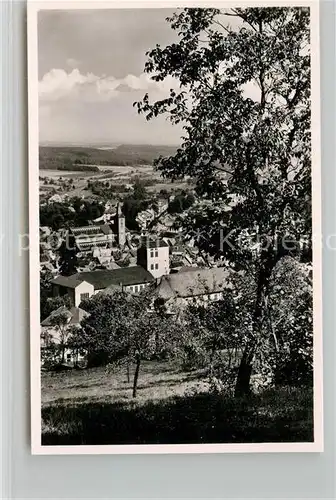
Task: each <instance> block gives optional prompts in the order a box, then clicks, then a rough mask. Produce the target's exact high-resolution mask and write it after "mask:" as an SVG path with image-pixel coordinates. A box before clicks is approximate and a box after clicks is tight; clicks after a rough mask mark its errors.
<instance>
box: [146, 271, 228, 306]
mask: <svg viewBox="0 0 336 500" xmlns="http://www.w3.org/2000/svg"><path fill="white" fill-rule="evenodd" d="M228 278H229V271H228V270H227V269H226V268H224V267H213V268H210V269H208V268H207V269H202V268H195V269H193V270H192V271H184V272H179V273H176V274H170V275H168V276H163V277H162V280H161V283H160V285H159V286H158V287H157V289H156V295H157V296H158V297H161V298H163V299H170V298H177V297H192V296H198V295H204V294H210V293H215V292H220V291H222V290H224V289H225V288H229V287H230V284H229V281H228Z"/></svg>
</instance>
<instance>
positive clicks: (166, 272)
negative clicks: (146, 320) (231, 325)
mask: <svg viewBox="0 0 336 500" xmlns="http://www.w3.org/2000/svg"><path fill="white" fill-rule="evenodd" d="M70 232H71V235H72V236H73V238H74V239H75V244H76V247H77V249H78V251H79V253H80V254H82V255H88V256H90V257H92V256H93V257H96V258H98V259H99V261H100V262H102V263H103V262H105V264H106V265H105V266H104V268H100V269H94V270H89V269H84V270H80V271H79V272H77V273H76V274H73V275H71V276H62V275H59V276H56V277H54V279H52V280H51V285H52V293H53V296H65V295H66V296H67V297H68V298H69V300H70V304H71V308H70V309H67V316H68V318H69V325H70V324H71V325H73V324H78V325H79V323H80V318H82V317H83V314H84V313H83V312H82V309H81V308H80V304H81V303H82V302H83V301H84V300H86V299H89V298H90V297H92V296H93V295H95V294H98V293H105V294H106V293H113V292H114V291H115V290H121V291H125V292H128V293H139V292H141V290H143V289H144V288H146V287H148V286H149V285H152V287H153V290H154V291H153V296H154V298H156V299H161V301H163V302H164V303H165V305H166V310H167V312H169V313H171V314H178V313H179V311H181V310H182V309H183V308H184V307H185V304H186V303H188V301H190V300H195V299H197V298H199V299H202V300H203V301H217V300H220V299H221V298H222V293H223V290H224V289H225V288H227V286H228V279H227V278H228V275H227V270H226V269H225V268H224V267H200V266H198V265H197V261H196V256H195V249H194V248H193V247H192V246H189V247H188V246H186V245H184V244H182V243H179V242H178V241H177V240H176V237H175V234H174V233H173V232H166V236H160V237H154V236H150V235H148V234H147V235H140V236H139V237H138V238H137V239H136V240H133V241H129V239H128V238H127V233H126V226H125V218H124V216H123V214H122V212H121V208H120V206H118V208H117V211H116V213H115V215H114V216H113V217H112V219H111V221H110V223H108V224H105V223H104V224H102V225H98V224H97V225H90V226H86V227H79V228H73V229H71V230H70ZM116 251H117V252H119V253H120V252H131V258H132V261H131V262H130V263H129V264H128V265H127V266H123V267H120V266H118V265H116V264H115V259H114V255H115V252H116ZM202 264H203V262H202ZM62 311H63V310H62ZM63 312H64V311H63ZM55 313H56V314H59V313H60V311H58V312H57V311H54V312H53V313H52V314H51V315H50V317H48V318H46V319H45V320H44V321H43V322H42V324H41V328H42V335H41V338H42V347H47V340H48V341H50V338H51V337H52V338H54V339H55V341H56V342H57V341H59V339H58V337H57V332H56V330H57V328H56V327H55V322H54V320H53V318H54V315H55ZM84 316H85V315H84ZM50 335H51V337H50ZM46 339H47V340H46ZM66 356H67V361H68V362H69V360H71V361H72V362H73V361H74V360H73V359H72V358H71V356H73V354H72V353H71V351H70V350H69V352H67V353H66Z"/></svg>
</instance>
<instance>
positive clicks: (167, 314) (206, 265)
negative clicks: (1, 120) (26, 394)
mask: <svg viewBox="0 0 336 500" xmlns="http://www.w3.org/2000/svg"><path fill="white" fill-rule="evenodd" d="M48 3H49V2H46V3H44V2H43V3H42V2H31V3H29V5H28V33H27V39H28V93H29V195H30V202H29V221H30V237H29V252H30V325H31V328H30V341H31V391H32V396H31V401H32V450H33V453H42V454H43V453H46V454H62V453H64V454H65V453H87V454H90V453H92V454H95V453H146V452H148V453H156V452H158V453H165V452H169V453H175V452H192V453H203V452H217V453H218V452H240V451H241V452H261V451H266V452H272V451H293V452H295V451H321V450H322V446H323V438H322V434H323V433H322V354H321V353H322V319H321V316H322V312H321V308H322V305H321V300H322V299H321V248H320V245H319V241H320V236H321V233H320V231H321V228H320V196H321V195H320V144H319V135H320V131H319V127H320V121H319V105H320V103H319V99H320V96H319V40H318V19H319V17H318V9H319V5H318V2H317V1H306V2H300V3H298V2H296V3H295V2H287V3H286V2H276V1H273V2H268V3H267V2H259V4H258V2H256V1H254V2H252V1H251V2H245V3H244V4H242V5H240V3H239V2H238V1H237V2H236V3H233V2H231V1H230V2H225V1H223V2H221V3H219V2H217V5H216V2H214V3H213V5H212V6H210V7H209V6H208V5H204V6H202V4H198V5H196V6H193V5H192V4H187V6H183V4H182V5H177V4H174V3H171V4H169V3H167V4H165V6H164V7H160V4H159V2H157V3H156V4H154V3H152V4H149V5H147V4H145V3H144V4H143V5H142V4H141V2H137V4H136V5H135V4H134V6H133V5H131V4H127V7H125V8H123V5H122V4H121V3H119V4H118V3H117V2H105V3H104V4H101V3H100V2H84V1H83V2H76V3H75V5H74V3H72V4H69V7H67V2H59V3H57V2H52V3H51V2H50V4H49V5H48ZM169 5H170V6H169ZM21 243H22V244H25V245H27V240H26V239H23V238H22V241H21Z"/></svg>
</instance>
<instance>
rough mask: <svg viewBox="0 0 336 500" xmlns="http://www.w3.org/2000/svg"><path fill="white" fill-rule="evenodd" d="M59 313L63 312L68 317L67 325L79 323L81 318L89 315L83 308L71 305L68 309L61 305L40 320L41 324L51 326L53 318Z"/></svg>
mask: <svg viewBox="0 0 336 500" xmlns="http://www.w3.org/2000/svg"><path fill="white" fill-rule="evenodd" d="M60 314H65V315H66V316H67V317H68V319H69V320H68V325H79V324H80V322H81V321H82V319H84V318H85V317H87V316H90V314H89V313H88V312H86V311H84V309H80V308H79V307H71V308H70V309H68V308H67V307H65V306H61V307H59V308H58V309H55V311H52V313H51V314H49V316H48V317H47V318H46V319H44V320H43V321H42V323H41V326H53V318H55V317H57V316H58V315H60Z"/></svg>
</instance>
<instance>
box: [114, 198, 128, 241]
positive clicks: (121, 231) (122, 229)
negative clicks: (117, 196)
mask: <svg viewBox="0 0 336 500" xmlns="http://www.w3.org/2000/svg"><path fill="white" fill-rule="evenodd" d="M116 218H117V220H116V223H117V229H118V245H119V246H121V247H123V246H124V245H125V243H126V226H125V216H124V214H123V213H122V211H121V203H118V206H117V215H116Z"/></svg>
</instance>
